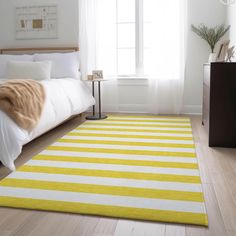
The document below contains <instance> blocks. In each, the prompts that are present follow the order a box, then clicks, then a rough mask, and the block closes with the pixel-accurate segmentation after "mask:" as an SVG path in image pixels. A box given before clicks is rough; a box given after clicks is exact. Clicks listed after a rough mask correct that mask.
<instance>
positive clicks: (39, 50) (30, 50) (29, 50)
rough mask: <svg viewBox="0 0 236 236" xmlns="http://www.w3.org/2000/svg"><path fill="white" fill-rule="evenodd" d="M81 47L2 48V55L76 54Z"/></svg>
mask: <svg viewBox="0 0 236 236" xmlns="http://www.w3.org/2000/svg"><path fill="white" fill-rule="evenodd" d="M75 51H79V47H42V48H2V49H0V54H23V53H26V54H33V53H49V52H75Z"/></svg>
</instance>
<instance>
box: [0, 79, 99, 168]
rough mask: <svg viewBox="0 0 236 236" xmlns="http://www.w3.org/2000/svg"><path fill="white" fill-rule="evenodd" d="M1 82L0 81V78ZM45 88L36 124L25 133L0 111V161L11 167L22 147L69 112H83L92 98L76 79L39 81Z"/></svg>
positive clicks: (90, 103) (57, 122) (52, 126)
mask: <svg viewBox="0 0 236 236" xmlns="http://www.w3.org/2000/svg"><path fill="white" fill-rule="evenodd" d="M0 81H1V80H0ZM41 83H42V84H43V86H44V88H45V91H46V101H45V105H44V110H43V113H42V116H41V118H40V121H39V123H38V125H37V127H36V128H35V129H34V130H33V131H32V132H31V133H28V132H27V131H26V130H24V129H22V128H20V127H19V126H18V125H17V124H16V123H14V122H13V121H12V120H11V119H10V118H9V117H8V116H7V115H6V114H5V113H4V112H2V111H0V161H1V162H2V164H3V165H5V166H6V167H8V168H9V169H11V170H14V169H15V165H14V161H15V160H16V158H17V157H18V156H19V155H20V153H21V150H22V146H23V145H24V144H26V143H28V142H30V141H31V140H33V139H34V138H36V137H38V136H39V135H41V134H43V133H45V132H46V131H48V130H50V129H52V128H54V127H56V126H57V125H58V124H60V123H62V122H63V121H64V120H66V119H68V118H69V117H71V116H72V115H76V114H79V113H82V112H84V111H86V110H87V109H88V108H89V107H90V106H92V105H93V104H94V103H95V101H94V98H93V97H92V96H91V93H90V91H89V89H88V88H87V87H86V85H85V84H84V83H83V82H82V81H80V80H77V79H70V78H65V79H50V80H44V81H41Z"/></svg>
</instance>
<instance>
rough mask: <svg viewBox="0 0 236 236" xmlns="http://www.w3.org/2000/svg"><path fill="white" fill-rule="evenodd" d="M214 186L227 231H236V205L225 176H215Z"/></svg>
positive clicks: (217, 174) (216, 174)
mask: <svg viewBox="0 0 236 236" xmlns="http://www.w3.org/2000/svg"><path fill="white" fill-rule="evenodd" d="M213 179H214V181H213V186H214V190H215V193H216V197H217V201H218V204H219V208H220V211H221V215H222V217H223V221H224V224H225V227H226V229H227V230H234V231H236V205H235V203H234V199H233V197H232V195H231V192H230V190H229V188H230V186H228V184H227V182H226V180H225V178H224V176H223V174H219V173H215V174H214V175H213Z"/></svg>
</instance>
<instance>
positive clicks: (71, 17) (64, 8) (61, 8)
mask: <svg viewBox="0 0 236 236" xmlns="http://www.w3.org/2000/svg"><path fill="white" fill-rule="evenodd" d="M44 4H45V5H50V4H57V5H58V39H49V40H48V39H42V40H15V14H14V13H15V6H31V5H41V6H42V5H44ZM77 45H78V0H0V48H7V47H44V46H47V47H50V46H77Z"/></svg>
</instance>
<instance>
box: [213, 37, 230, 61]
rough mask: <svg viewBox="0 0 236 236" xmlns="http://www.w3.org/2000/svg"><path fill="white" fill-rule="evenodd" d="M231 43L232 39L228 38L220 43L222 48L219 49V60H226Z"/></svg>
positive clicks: (217, 59)
mask: <svg viewBox="0 0 236 236" xmlns="http://www.w3.org/2000/svg"><path fill="white" fill-rule="evenodd" d="M229 43H230V41H229V40H227V41H225V42H223V43H222V44H221V45H220V49H219V52H218V54H217V58H216V61H217V62H224V61H225V58H226V55H227V51H228V48H229Z"/></svg>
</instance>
